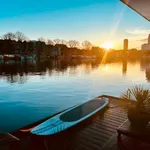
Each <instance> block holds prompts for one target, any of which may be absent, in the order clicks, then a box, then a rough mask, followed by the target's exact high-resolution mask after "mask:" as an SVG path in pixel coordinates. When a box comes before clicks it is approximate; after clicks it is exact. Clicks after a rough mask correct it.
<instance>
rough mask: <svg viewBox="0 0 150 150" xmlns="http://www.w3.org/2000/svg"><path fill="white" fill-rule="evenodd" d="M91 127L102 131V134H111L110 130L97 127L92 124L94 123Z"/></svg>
mask: <svg viewBox="0 0 150 150" xmlns="http://www.w3.org/2000/svg"><path fill="white" fill-rule="evenodd" d="M91 128H95V129H96V131H99V132H101V133H104V134H106V135H109V136H111V135H112V134H113V133H112V132H110V131H108V130H106V128H105V129H104V128H99V127H97V126H94V125H93V126H92V127H91ZM96 131H95V132H96Z"/></svg>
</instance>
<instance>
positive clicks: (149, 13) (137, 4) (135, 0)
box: [121, 0, 150, 21]
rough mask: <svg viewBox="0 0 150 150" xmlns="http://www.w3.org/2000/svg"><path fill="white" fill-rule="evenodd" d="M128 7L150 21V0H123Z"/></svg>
mask: <svg viewBox="0 0 150 150" xmlns="http://www.w3.org/2000/svg"><path fill="white" fill-rule="evenodd" d="M121 1H122V2H123V3H124V4H126V5H127V6H128V7H130V8H132V9H133V10H134V11H136V12H137V13H139V14H140V15H141V16H143V17H144V18H145V19H147V20H148V21H150V0H121Z"/></svg>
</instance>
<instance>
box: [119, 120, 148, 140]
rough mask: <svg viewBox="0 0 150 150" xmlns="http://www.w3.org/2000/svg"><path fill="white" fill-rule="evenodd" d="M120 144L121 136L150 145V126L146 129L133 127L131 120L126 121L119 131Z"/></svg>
mask: <svg viewBox="0 0 150 150" xmlns="http://www.w3.org/2000/svg"><path fill="white" fill-rule="evenodd" d="M117 132H118V142H120V141H121V134H122V135H126V136H129V137H132V138H135V139H138V140H141V141H145V142H148V143H150V124H148V125H147V126H146V127H145V128H141V129H140V128H135V127H132V126H131V124H130V121H129V120H126V121H125V122H124V123H123V124H122V125H121V126H120V127H119V128H118V129H117Z"/></svg>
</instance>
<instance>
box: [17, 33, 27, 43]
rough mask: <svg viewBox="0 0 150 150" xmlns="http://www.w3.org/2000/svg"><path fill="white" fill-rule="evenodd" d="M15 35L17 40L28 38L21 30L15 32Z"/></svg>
mask: <svg viewBox="0 0 150 150" xmlns="http://www.w3.org/2000/svg"><path fill="white" fill-rule="evenodd" d="M15 37H16V40H17V41H21V42H22V41H27V40H28V38H27V37H26V36H25V35H24V34H23V33H22V32H20V31H17V32H16V33H15Z"/></svg>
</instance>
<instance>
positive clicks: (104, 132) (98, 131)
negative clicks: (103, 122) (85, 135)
mask: <svg viewBox="0 0 150 150" xmlns="http://www.w3.org/2000/svg"><path fill="white" fill-rule="evenodd" d="M88 129H89V128H88ZM91 129H95V130H96V132H97V133H99V134H100V135H101V136H103V137H104V138H107V139H109V138H110V136H111V135H109V134H107V133H106V131H104V130H103V129H99V130H97V128H96V127H94V126H92V127H91Z"/></svg>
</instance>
